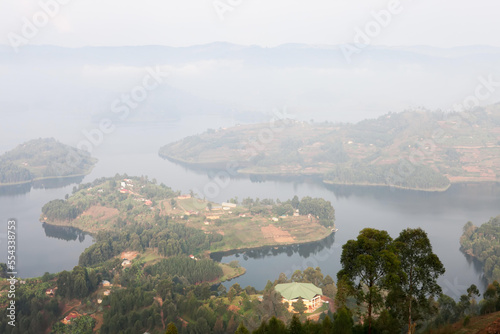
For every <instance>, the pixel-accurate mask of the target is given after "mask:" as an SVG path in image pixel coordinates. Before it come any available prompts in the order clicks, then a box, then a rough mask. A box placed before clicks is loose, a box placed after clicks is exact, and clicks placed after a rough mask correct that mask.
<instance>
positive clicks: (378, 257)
mask: <svg viewBox="0 0 500 334" xmlns="http://www.w3.org/2000/svg"><path fill="white" fill-rule="evenodd" d="M340 263H341V264H342V270H340V271H339V272H338V274H337V279H338V280H339V281H340V280H342V279H344V280H345V281H346V282H348V283H349V284H350V285H351V288H353V287H354V285H355V282H358V288H357V289H352V290H351V291H354V294H355V296H356V299H357V300H358V303H366V304H367V308H368V314H367V318H368V319H367V320H368V332H369V333H371V331H372V314H373V312H374V311H377V310H378V309H379V308H380V307H381V306H382V305H383V298H382V294H381V291H382V289H383V288H386V287H389V286H391V282H394V281H395V280H396V279H397V272H398V266H399V260H398V257H397V255H396V254H395V252H394V245H393V243H392V238H391V237H390V236H389V234H388V233H387V232H386V231H379V230H376V229H372V228H365V229H363V230H362V231H361V232H360V233H359V235H358V237H357V239H356V240H349V241H347V243H346V244H345V245H344V246H342V255H341V258H340Z"/></svg>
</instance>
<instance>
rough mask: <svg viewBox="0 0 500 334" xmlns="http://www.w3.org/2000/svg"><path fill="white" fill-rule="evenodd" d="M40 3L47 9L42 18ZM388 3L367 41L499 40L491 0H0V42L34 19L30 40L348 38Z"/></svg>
mask: <svg viewBox="0 0 500 334" xmlns="http://www.w3.org/2000/svg"><path fill="white" fill-rule="evenodd" d="M54 3H56V4H58V6H59V7H60V8H54V5H53V4H54ZM63 3H64V4H63ZM41 4H52V5H49V8H52V9H54V12H55V15H52V16H53V17H50V19H49V20H48V21H47V22H46V21H45V18H46V17H45V18H44V15H45V14H43V12H42V9H41ZM214 5H219V13H218V12H217V10H216V9H215V6H214ZM391 6H392V7H393V8H396V10H394V12H395V13H394V14H392V15H391V17H390V18H388V19H387V18H386V20H387V21H388V22H389V23H388V24H386V26H384V27H381V29H380V31H375V30H374V34H373V35H374V37H372V38H371V40H370V42H371V43H372V44H375V45H430V46H442V47H453V46H462V45H476V44H483V45H493V46H500V37H498V34H497V33H498V32H499V31H500V20H498V13H499V12H500V2H498V0H475V1H471V0H441V1H436V0H401V1H397V0H370V1H368V0H355V1H354V0H308V1H306V0H220V1H219V0H215V1H214V0H203V1H200V0H142V1H137V0H37V1H29V0H0V44H9V43H10V42H9V36H10V38H13V36H21V37H23V38H25V37H26V36H25V35H26V34H25V33H24V35H23V26H25V25H27V23H26V22H31V23H33V20H36V19H38V21H37V23H38V25H39V28H38V29H39V30H38V32H36V33H35V34H33V36H28V38H26V40H27V41H28V42H29V43H30V44H52V45H60V46H68V47H79V46H89V45H90V46H102V45H106V46H117V45H153V44H154V45H170V46H188V45H194V44H204V43H210V42H214V41H227V42H232V43H238V44H245V45H250V44H257V45H261V46H275V45H279V44H283V43H307V44H341V43H352V42H353V39H354V36H355V29H356V28H360V29H361V30H365V27H366V25H367V24H368V25H370V22H372V23H373V22H375V21H374V20H375V19H374V17H373V16H372V11H375V12H379V11H380V10H386V9H388V8H389V7H391ZM224 10H226V11H224ZM222 11H224V12H223V13H222ZM221 16H222V17H223V19H221ZM35 23H36V22H35ZM379 27H380V25H379ZM374 29H376V28H374Z"/></svg>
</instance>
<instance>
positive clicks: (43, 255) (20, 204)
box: [0, 116, 500, 298]
mask: <svg viewBox="0 0 500 334" xmlns="http://www.w3.org/2000/svg"><path fill="white" fill-rule="evenodd" d="M231 124H233V122H232V121H231V120H224V119H219V118H218V117H215V116H214V117H210V116H207V117H205V118H201V117H197V118H193V119H181V120H178V121H175V122H165V123H155V124H133V125H126V124H124V125H121V126H117V129H116V130H115V131H114V132H113V133H112V134H109V135H107V137H105V138H104V141H103V143H102V144H101V145H99V146H98V147H96V148H95V149H94V152H93V155H94V156H96V157H97V158H98V159H99V162H98V163H97V165H96V167H95V168H94V170H93V171H92V173H91V174H89V175H87V176H86V177H85V178H83V182H90V181H92V180H94V179H95V178H98V177H104V176H113V175H115V174H116V173H127V174H128V175H137V176H140V175H147V176H148V177H149V178H150V179H153V178H156V179H157V181H158V182H163V183H165V184H166V185H168V186H170V187H171V188H173V189H174V190H181V191H182V192H184V193H186V192H188V191H189V190H190V189H193V190H196V191H197V192H199V191H198V190H200V189H201V190H203V189H205V188H206V185H207V184H209V183H211V182H214V178H213V177H214V172H213V171H204V170H192V169H189V168H186V167H184V166H181V165H178V164H175V163H173V162H170V161H168V160H163V159H161V158H160V157H159V156H158V149H159V147H160V146H162V145H164V144H166V143H168V142H171V141H173V140H177V139H180V138H182V137H184V136H187V135H191V134H195V133H199V132H201V131H203V130H205V129H206V128H208V127H212V128H218V127H220V126H229V125H231ZM61 134H62V135H61V137H57V136H56V135H54V136H55V137H56V138H57V139H59V140H61V141H63V142H64V143H67V144H70V145H76V143H77V142H78V138H79V137H78V136H76V135H75V132H74V131H66V132H61ZM38 136H39V135H38V134H35V135H33V137H31V138H22V139H19V141H18V143H20V142H22V141H24V140H28V139H32V138H36V137H38ZM10 140H11V141H12V138H10ZM11 147H12V145H11ZM11 147H8V148H11ZM1 148H2V149H3V150H5V149H7V147H5V145H3V146H2V147H1ZM78 181H79V180H70V181H69V182H70V184H67V185H64V186H62V184H57V183H55V184H54V183H50V182H46V184H44V183H41V184H37V185H36V187H37V188H32V189H29V187H28V189H21V190H18V191H12V192H9V191H4V192H3V193H0V219H1V221H2V222H5V223H3V224H2V226H4V231H0V235H1V233H6V227H5V226H6V221H7V220H8V219H9V218H11V217H13V218H16V219H17V220H18V253H17V256H18V263H19V266H18V271H19V274H20V276H22V277H34V276H40V275H42V274H43V273H44V272H46V271H48V272H58V271H61V270H69V269H72V268H73V267H74V266H75V265H77V264H78V257H79V255H80V253H81V252H82V251H83V250H84V249H85V248H86V247H88V246H89V245H91V243H92V241H93V240H92V237H91V236H88V235H85V234H83V233H81V232H79V231H78V230H75V229H57V228H51V227H50V226H49V227H47V226H44V225H43V224H42V223H40V222H39V217H40V213H41V207H42V206H43V205H44V204H45V203H46V202H48V201H50V200H53V199H56V198H64V196H65V195H66V194H68V193H71V189H72V188H73V186H74V185H75V183H74V182H78ZM212 184H213V183H212ZM54 187H56V188H54ZM57 187H59V188H57ZM202 195H203V194H202ZM205 195H206V194H205ZM294 195H297V196H299V197H303V196H311V197H322V198H325V199H326V200H328V201H331V202H332V204H333V206H334V208H335V211H336V225H337V228H338V229H339V231H338V232H337V233H336V234H334V235H332V236H331V237H329V238H327V239H325V240H323V241H321V242H319V243H313V244H308V245H300V246H289V247H268V248H264V249H260V250H253V251H246V252H238V253H235V254H215V255H214V257H215V258H216V259H217V260H219V261H223V262H229V261H232V260H238V261H239V262H240V264H241V265H242V266H243V267H245V268H246V269H247V273H246V274H245V275H243V276H241V277H239V278H236V279H234V280H232V281H230V282H226V283H225V285H226V286H230V285H232V284H234V283H236V282H237V283H239V284H240V285H242V286H247V285H252V286H254V287H256V288H258V289H262V288H263V287H264V286H265V284H266V282H267V280H271V281H273V280H275V279H277V278H278V275H279V273H280V272H284V273H286V274H287V275H288V276H290V275H291V273H293V271H294V270H296V269H301V270H303V269H305V268H307V267H308V266H312V267H317V266H319V267H321V269H322V271H323V273H324V274H325V275H326V274H329V275H330V276H332V277H333V278H334V280H336V273H337V272H338V271H339V270H340V255H341V250H342V248H341V247H342V245H343V244H344V243H345V242H346V241H347V240H349V239H354V238H356V236H357V235H358V233H359V231H360V230H361V229H362V228H364V227H372V228H377V229H384V230H387V231H388V232H389V233H390V234H391V236H392V237H394V238H395V237H397V236H398V234H399V232H400V231H401V230H403V229H404V228H407V227H412V228H415V227H421V228H423V229H424V230H425V231H426V232H427V233H428V235H429V238H430V240H431V242H432V245H433V248H434V251H435V253H436V254H437V255H438V256H439V258H440V259H441V261H442V262H443V264H444V266H445V267H446V273H445V275H444V276H443V277H442V278H441V279H440V280H439V283H440V285H441V286H442V288H443V291H444V292H445V293H447V294H449V295H450V296H452V297H454V298H458V297H459V296H460V295H461V294H463V293H464V292H465V290H466V289H467V287H468V286H469V285H470V284H476V285H477V286H478V287H480V288H481V290H482V289H483V288H484V283H483V281H482V274H481V270H480V268H479V267H478V266H477V265H476V264H475V263H474V262H473V261H471V260H470V259H467V258H466V257H465V256H464V254H463V253H462V252H460V250H459V247H460V245H459V238H460V236H461V234H462V227H463V225H464V224H465V223H466V222H467V221H472V222H474V223H475V224H476V225H479V224H482V223H484V222H486V221H488V220H489V219H490V217H493V216H496V215H498V214H500V207H499V206H498V203H499V200H500V185H498V184H459V185H453V186H452V187H451V188H450V189H449V190H448V191H446V192H442V193H426V192H416V191H408V190H395V189H389V188H380V187H342V186H326V185H324V184H322V183H321V182H319V181H318V180H315V179H314V178H300V179H287V178H271V179H266V178H258V179H255V178H249V177H245V176H238V177H234V178H232V179H230V180H227V182H224V183H223V184H220V185H219V187H218V189H217V191H216V192H215V193H214V194H213V196H210V199H211V200H213V201H216V202H222V201H226V200H228V199H229V198H232V197H238V198H239V199H240V200H241V199H242V198H245V197H252V198H255V197H259V198H261V199H262V198H274V199H276V198H279V199H280V200H286V199H289V198H292V197H293V196H294ZM5 241H6V240H5V239H4V238H0V242H2V246H1V247H2V248H3V249H5V248H6V247H5V246H4V245H5ZM0 261H1V262H5V261H6V254H5V252H1V253H0Z"/></svg>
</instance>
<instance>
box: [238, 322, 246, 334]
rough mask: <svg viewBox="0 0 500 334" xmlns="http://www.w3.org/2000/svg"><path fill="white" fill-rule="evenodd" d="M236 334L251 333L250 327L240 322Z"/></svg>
mask: <svg viewBox="0 0 500 334" xmlns="http://www.w3.org/2000/svg"><path fill="white" fill-rule="evenodd" d="M234 334H250V332H249V331H248V329H247V328H246V327H245V325H243V323H242V322H240V325H239V326H238V329H236V332H234Z"/></svg>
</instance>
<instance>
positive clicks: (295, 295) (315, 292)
mask: <svg viewBox="0 0 500 334" xmlns="http://www.w3.org/2000/svg"><path fill="white" fill-rule="evenodd" d="M274 289H275V290H276V291H277V292H279V293H280V294H281V296H283V303H285V302H287V303H288V310H289V311H291V312H293V311H294V310H293V305H292V303H294V302H296V301H298V300H299V298H302V300H303V302H304V304H305V305H306V306H307V308H308V311H309V312H313V311H314V310H316V309H317V308H318V307H321V305H323V301H322V299H321V296H322V295H323V291H322V290H321V289H320V288H318V287H317V286H315V285H314V284H312V283H298V282H293V283H283V284H277V285H276V286H275V287H274Z"/></svg>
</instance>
